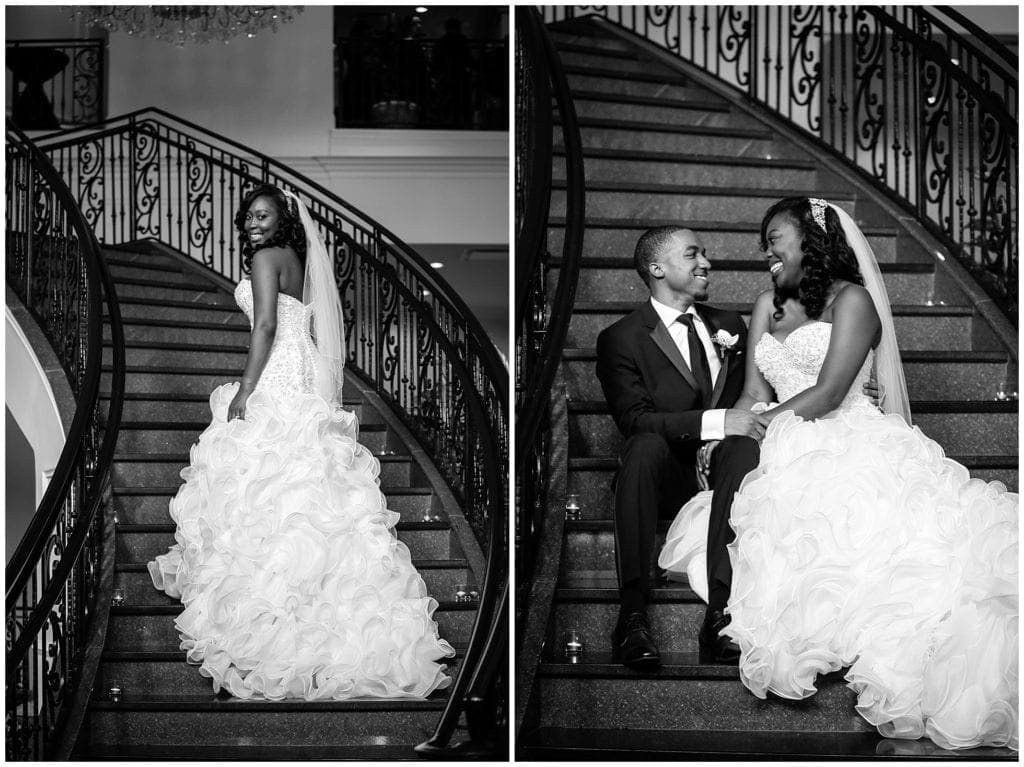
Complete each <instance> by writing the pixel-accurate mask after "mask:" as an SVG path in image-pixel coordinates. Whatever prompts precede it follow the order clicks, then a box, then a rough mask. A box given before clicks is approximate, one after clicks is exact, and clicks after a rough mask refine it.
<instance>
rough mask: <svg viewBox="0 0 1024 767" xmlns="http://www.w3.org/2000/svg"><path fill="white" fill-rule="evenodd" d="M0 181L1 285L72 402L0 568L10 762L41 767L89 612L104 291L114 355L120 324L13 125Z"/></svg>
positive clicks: (98, 480)
mask: <svg viewBox="0 0 1024 767" xmlns="http://www.w3.org/2000/svg"><path fill="white" fill-rule="evenodd" d="M6 171H7V177H6V199H7V210H6V214H7V233H6V235H7V236H6V257H7V284H8V285H9V286H10V287H11V288H12V289H13V290H14V291H15V293H17V295H18V297H19V298H20V299H21V301H22V302H23V303H24V305H25V306H26V308H27V309H28V310H29V312H30V313H31V315H32V317H33V318H34V319H35V321H36V322H37V323H38V324H39V326H40V327H41V328H42V330H43V332H44V334H45V335H46V338H47V340H48V341H49V342H50V344H51V345H52V346H53V349H54V351H55V352H56V354H57V357H58V359H59V360H60V363H61V365H62V367H63V368H64V372H65V373H66V374H67V377H68V383H69V384H70V387H71V391H72V394H73V396H74V398H75V415H74V418H73V420H72V422H71V426H70V428H69V429H68V431H67V439H66V442H65V445H64V449H63V450H62V452H61V455H60V458H59V460H58V462H57V466H56V468H55V469H54V472H53V476H52V478H51V479H50V483H49V485H48V487H47V488H46V492H45V494H44V496H43V499H42V501H41V502H40V504H39V507H38V508H37V509H36V512H35V515H34V516H33V517H32V520H31V522H30V523H29V527H28V530H27V531H26V533H25V535H24V537H23V538H22V540H21V542H20V543H19V544H18V547H17V549H16V550H15V552H14V554H13V555H12V557H11V559H10V561H9V562H8V564H7V570H6V583H7V586H6V594H7V596H6V611H7V615H6V621H7V667H6V668H7V676H6V682H7V690H6V694H7V720H6V741H7V758H8V759H9V760H42V759H48V758H53V755H54V750H55V748H56V746H57V744H58V741H59V739H60V736H61V733H62V730H63V728H64V725H65V722H66V720H67V717H68V715H69V711H70V708H71V704H72V701H73V700H74V699H75V696H76V694H79V690H80V682H81V680H80V672H81V668H82V662H83V651H84V649H85V648H84V640H85V638H86V632H87V630H88V629H89V623H90V620H92V619H93V616H94V615H95V612H96V603H97V598H98V596H99V595H98V593H97V588H98V584H99V579H100V570H99V568H100V561H101V556H102V554H103V545H104V541H103V519H104V513H103V509H104V505H105V500H104V490H105V487H106V485H107V483H108V480H109V474H110V468H111V465H112V462H113V456H114V445H115V442H116V440H117V430H118V428H119V426H120V420H121V395H122V392H123V388H124V356H123V352H115V354H114V357H113V372H112V374H111V376H110V390H111V393H110V395H109V399H106V404H104V400H103V399H101V398H100V367H101V364H102V344H103V293H105V294H106V296H107V313H108V315H109V323H110V332H111V338H112V340H113V341H114V344H115V346H114V348H115V350H120V349H121V347H122V344H121V342H120V339H121V325H120V315H119V312H118V309H117V304H116V301H115V300H114V299H113V293H112V292H111V282H110V277H109V275H108V274H107V271H106V268H105V267H104V265H103V263H102V260H101V259H100V256H99V248H98V246H97V243H96V241H95V238H94V237H93V234H92V231H91V229H90V227H89V226H88V225H87V224H86V221H85V219H84V217H83V216H82V214H81V213H80V211H79V210H78V208H77V205H76V202H75V200H74V198H73V197H72V196H71V194H70V192H69V191H68V189H67V188H66V187H65V185H64V183H63V181H62V180H61V178H60V175H59V174H58V173H57V172H56V171H55V170H54V169H53V167H52V166H51V165H50V163H49V162H48V160H47V159H46V156H45V155H44V154H43V153H41V152H39V151H38V149H36V147H35V146H33V144H32V142H31V141H29V140H28V138H27V137H25V135H24V134H23V133H21V132H20V131H19V130H18V129H17V128H15V127H13V126H11V125H10V124H9V125H8V126H7V156H6Z"/></svg>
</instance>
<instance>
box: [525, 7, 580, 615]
mask: <svg viewBox="0 0 1024 767" xmlns="http://www.w3.org/2000/svg"><path fill="white" fill-rule="evenodd" d="M516 29H517V36H516V45H517V51H516V227H517V229H516V317H515V319H516V444H517V446H518V447H517V453H516V610H517V617H518V618H520V619H521V618H522V616H524V615H525V614H526V611H527V610H528V609H529V589H530V584H531V581H532V577H533V570H534V565H535V556H536V552H537V550H538V547H537V538H538V537H539V535H540V534H541V532H542V530H543V519H544V511H545V508H546V506H547V496H546V489H547V468H548V467H547V462H548V461H547V453H548V428H547V419H548V417H549V407H550V391H551V386H552V383H553V381H554V377H555V371H556V370H557V368H558V365H559V362H560V361H561V353H562V346H563V344H564V343H565V336H566V333H567V331H568V329H569V320H570V318H571V316H572V311H571V307H572V305H573V301H574V298H575V295H576V282H577V278H578V276H579V267H580V258H581V253H582V249H583V223H584V218H585V215H586V213H585V205H584V185H583V158H582V148H581V141H580V134H579V127H578V125H577V122H576V111H575V107H574V106H573V102H572V98H571V97H570V95H569V86H568V83H567V81H566V78H565V73H564V72H563V71H562V68H561V65H560V63H559V60H558V55H557V53H556V52H555V49H554V45H553V44H552V42H551V40H550V39H549V38H548V35H547V33H546V32H545V30H544V25H543V22H542V21H541V18H540V15H539V14H538V13H537V12H536V11H535V10H534V9H532V8H517V9H516ZM552 95H554V99H555V104H556V108H557V110H558V113H559V115H560V118H561V119H560V121H559V124H558V128H559V130H560V133H561V140H562V145H563V146H564V147H565V153H564V154H565V163H566V199H567V203H566V214H565V235H564V237H563V239H562V258H561V263H560V269H559V272H558V285H557V288H556V289H555V291H554V295H553V296H552V295H549V294H548V286H547V279H548V272H549V271H550V269H551V264H550V260H551V254H550V253H549V252H548V242H547V231H548V207H549V203H550V197H551V174H552V168H551V162H552V152H551V148H552V129H553V126H554V123H555V121H554V119H553V114H552ZM549 306H550V307H554V308H555V310H553V311H551V312H550V313H549V311H548V308H549ZM517 625H521V620H518V621H517Z"/></svg>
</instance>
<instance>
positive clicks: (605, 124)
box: [577, 117, 807, 207]
mask: <svg viewBox="0 0 1024 767" xmlns="http://www.w3.org/2000/svg"><path fill="white" fill-rule="evenodd" d="M577 122H578V124H579V128H580V139H581V141H582V143H583V154H584V157H586V156H587V154H588V152H590V151H591V150H598V151H600V150H609V149H618V150H627V151H643V152H659V153H671V152H684V153H687V154H700V153H706V154H715V155H725V154H733V155H736V156H739V157H757V158H763V159H778V158H780V157H793V158H807V154H806V152H804V151H803V150H802V149H800V148H799V147H798V146H797V145H795V144H793V143H790V142H787V141H782V140H779V139H777V138H776V137H775V136H774V134H772V133H771V131H769V130H766V129H764V128H761V129H750V128H733V127H729V126H713V125H665V124H664V123H645V122H638V121H633V120H610V119H602V118H596V117H587V118H580V119H578V120H577ZM775 191H776V192H777V191H778V190H777V189H776V190H775ZM588 207H589V199H588Z"/></svg>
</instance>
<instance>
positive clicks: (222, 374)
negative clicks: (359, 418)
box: [100, 365, 359, 399]
mask: <svg viewBox="0 0 1024 767" xmlns="http://www.w3.org/2000/svg"><path fill="white" fill-rule="evenodd" d="M243 367H244V366H242V365H240V366H238V368H217V369H211V368H195V367H192V366H188V367H186V366H173V365H171V366H168V365H128V366H126V367H125V377H124V388H125V391H126V392H145V393H147V394H152V395H153V396H166V395H169V394H203V395H206V396H209V395H210V392H212V391H213V390H214V389H216V388H217V387H218V386H221V385H223V384H226V383H231V382H233V381H236V382H237V381H238V379H239V378H240V377H241V375H242V370H243ZM102 372H103V375H102V377H101V379H100V389H101V391H106V392H109V391H110V390H111V389H110V373H111V372H112V371H111V366H110V365H104V366H103V370H102ZM342 396H343V397H344V398H346V399H348V398H352V399H356V398H358V397H359V389H358V388H357V387H356V386H355V385H354V384H353V383H351V382H350V381H348V380H346V381H345V384H344V387H343V388H342Z"/></svg>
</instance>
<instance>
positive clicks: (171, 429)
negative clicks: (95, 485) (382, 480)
mask: <svg viewBox="0 0 1024 767" xmlns="http://www.w3.org/2000/svg"><path fill="white" fill-rule="evenodd" d="M209 425H210V423H209V421H122V422H121V430H120V433H119V434H118V438H117V450H118V452H121V453H181V452H183V451H184V452H187V451H188V449H189V448H190V447H192V445H193V444H195V443H196V442H197V441H198V440H199V435H200V434H201V433H202V432H203V431H204V430H205V429H206V428H207V427H208V426H209ZM359 443H360V444H361V445H363V446H364V447H366V449H367V450H369V451H370V452H372V453H374V454H378V453H382V452H383V451H384V450H386V449H393V450H395V452H406V451H405V450H403V447H404V446H402V445H401V444H400V441H399V440H398V438H397V437H395V436H393V435H392V434H391V433H390V432H389V431H388V430H387V429H386V428H385V426H384V424H376V423H368V424H363V425H362V426H361V427H360V429H359Z"/></svg>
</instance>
